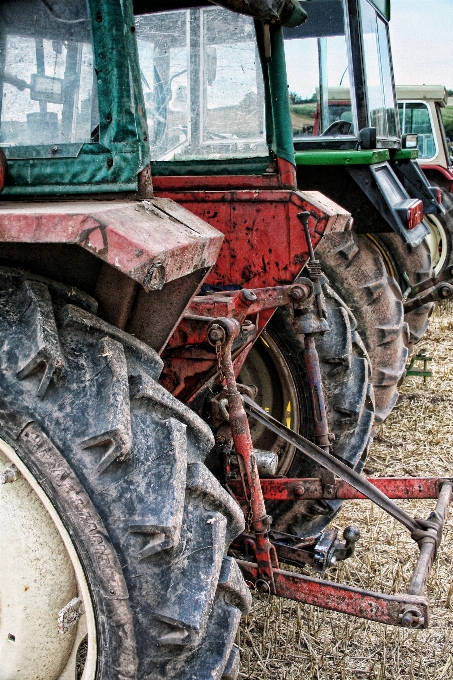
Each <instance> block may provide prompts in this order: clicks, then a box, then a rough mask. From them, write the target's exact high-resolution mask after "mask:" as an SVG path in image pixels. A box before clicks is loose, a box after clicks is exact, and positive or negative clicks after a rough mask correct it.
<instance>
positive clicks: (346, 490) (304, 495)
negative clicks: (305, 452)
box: [228, 477, 453, 501]
mask: <svg viewBox="0 0 453 680" xmlns="http://www.w3.org/2000/svg"><path fill="white" fill-rule="evenodd" d="M368 481H369V482H370V484H373V486H375V487H376V488H378V489H380V490H381V491H382V492H383V493H385V495H386V496H387V498H393V499H406V500H408V499H411V500H414V499H415V500H416V499H421V498H433V499H435V498H438V496H439V491H440V488H441V486H442V484H443V483H444V482H445V481H450V482H451V483H453V480H444V479H439V478H438V477H377V478H374V479H373V478H368ZM228 487H229V488H230V490H231V491H232V493H233V494H234V495H235V496H236V497H237V498H239V499H242V498H243V496H242V495H241V494H242V490H241V485H240V483H239V482H236V481H229V482H228ZM261 487H262V489H263V494H264V499H265V500H267V501H291V500H294V501H300V500H301V499H305V500H316V499H320V498H324V497H325V494H324V489H323V480H322V479H321V478H312V479H294V478H292V479H291V478H288V479H286V478H280V479H279V478H277V479H262V480H261ZM333 497H334V498H338V499H341V500H358V499H366V496H364V494H362V493H360V492H359V491H357V490H356V489H354V487H352V486H350V484H348V483H347V482H345V481H343V480H342V479H336V480H335V493H334V495H333ZM329 498H332V495H329Z"/></svg>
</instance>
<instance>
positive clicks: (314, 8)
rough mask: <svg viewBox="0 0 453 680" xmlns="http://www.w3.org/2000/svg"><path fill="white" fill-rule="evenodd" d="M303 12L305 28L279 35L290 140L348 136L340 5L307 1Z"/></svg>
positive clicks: (345, 52) (349, 117)
mask: <svg viewBox="0 0 453 680" xmlns="http://www.w3.org/2000/svg"><path fill="white" fill-rule="evenodd" d="M307 11H308V19H307V21H306V22H305V24H303V25H302V26H300V27H298V28H296V29H287V30H285V32H284V35H285V57H286V63H287V71H288V83H289V91H290V95H289V96H290V106H291V121H292V126H293V134H294V136H295V137H297V138H309V137H317V136H319V135H323V136H335V137H336V136H350V135H353V134H354V127H355V125H354V115H353V111H352V107H351V83H350V74H349V68H348V49H347V40H346V30H345V17H344V7H343V2H342V1H341V0H312V2H311V3H310V7H309V8H308V10H307Z"/></svg>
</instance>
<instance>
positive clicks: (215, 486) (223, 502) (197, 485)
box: [186, 463, 245, 543]
mask: <svg viewBox="0 0 453 680" xmlns="http://www.w3.org/2000/svg"><path fill="white" fill-rule="evenodd" d="M186 486H187V489H189V490H190V491H192V493H194V494H198V495H199V496H200V497H202V498H203V501H204V504H205V507H209V508H210V509H212V510H218V509H219V506H221V507H222V509H223V512H224V513H228V517H229V520H230V522H229V528H228V532H229V533H228V535H227V542H228V543H231V541H232V540H233V539H234V538H236V536H238V535H239V534H240V533H242V532H243V531H244V530H245V520H244V515H243V513H242V510H241V508H240V507H239V505H238V504H237V503H236V501H235V500H234V499H233V498H232V497H231V496H230V494H229V493H228V492H227V491H225V489H224V488H223V487H222V486H221V485H220V484H219V482H218V481H217V479H216V478H215V477H214V476H213V475H212V474H211V472H209V470H208V469H207V468H206V466H205V465H202V464H201V463H190V464H189V465H188V468H187V482H186Z"/></svg>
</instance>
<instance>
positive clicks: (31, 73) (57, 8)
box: [0, 0, 98, 147]
mask: <svg viewBox="0 0 453 680" xmlns="http://www.w3.org/2000/svg"><path fill="white" fill-rule="evenodd" d="M94 75H95V74H94V67H93V51H92V45H91V34H90V23H89V20H88V12H87V5H86V0H72V2H71V3H67V2H63V0H46V2H43V1H42V0H14V1H10V2H1V3H0V88H1V92H2V97H1V99H0V144H1V146H3V147H8V146H28V145H38V146H39V145H44V144H64V143H71V142H86V141H91V139H92V136H91V133H92V131H93V130H95V128H96V126H97V125H98V109H97V100H96V97H95V95H94V93H95V77H94Z"/></svg>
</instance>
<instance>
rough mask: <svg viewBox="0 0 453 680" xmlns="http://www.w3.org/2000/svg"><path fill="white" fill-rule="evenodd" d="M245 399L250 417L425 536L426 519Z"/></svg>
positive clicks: (245, 397)
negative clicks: (398, 502)
mask: <svg viewBox="0 0 453 680" xmlns="http://www.w3.org/2000/svg"><path fill="white" fill-rule="evenodd" d="M243 399H244V406H245V410H246V412H247V413H248V414H249V415H250V416H252V417H253V418H255V419H256V420H258V421H259V422H261V423H262V424H263V425H265V426H266V427H268V428H269V429H270V430H272V431H273V432H275V433H276V434H278V435H280V436H281V437H282V438H283V439H284V440H285V441H287V442H288V443H289V444H292V445H293V446H295V447H296V448H297V449H298V450H299V451H301V452H302V453H304V454H305V455H306V456H308V457H309V458H311V459H312V460H314V461H315V462H316V463H318V464H319V465H322V466H323V467H325V468H327V469H328V470H330V471H331V472H333V473H334V474H335V475H337V476H338V477H341V479H344V480H345V481H346V482H347V483H348V484H350V485H351V486H352V487H354V489H357V491H360V493H363V494H364V495H365V496H366V497H367V498H369V499H370V500H371V501H373V503H376V505H378V506H379V507H380V508H382V509H383V510H385V512H387V513H388V514H389V515H391V516H392V517H394V518H395V519H396V520H397V521H398V522H400V523H401V524H402V525H403V526H405V527H406V529H408V530H409V531H410V532H411V534H412V535H413V537H416V540H417V541H418V540H420V539H421V534H422V533H423V532H425V531H426V528H425V525H424V521H423V520H422V521H420V522H419V521H418V520H415V519H413V518H412V517H410V515H408V514H407V513H406V512H404V510H402V509H401V508H399V507H398V506H397V505H396V503H393V501H391V500H390V499H389V498H388V497H387V496H386V495H385V494H384V493H382V491H380V490H379V489H377V488H376V487H375V486H373V484H370V483H369V482H368V480H367V479H366V478H365V477H361V476H360V475H359V474H358V473H357V472H355V470H352V469H351V468H350V467H348V466H347V465H345V463H342V462H341V461H340V460H339V459H338V458H335V456H332V455H331V454H330V453H327V451H324V450H323V449H321V448H319V446H316V445H315V444H313V443H312V442H310V441H309V440H308V439H305V437H302V435H300V434H297V433H296V432H293V431H292V430H290V429H289V428H287V427H285V426H284V425H282V424H281V423H279V422H278V420H276V419H275V418H273V417H272V416H271V415H269V413H267V412H266V411H264V410H263V409H262V408H260V407H259V406H258V404H256V403H255V402H254V401H253V400H252V399H250V398H249V397H247V396H246V395H243ZM428 531H429V529H428Z"/></svg>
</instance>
